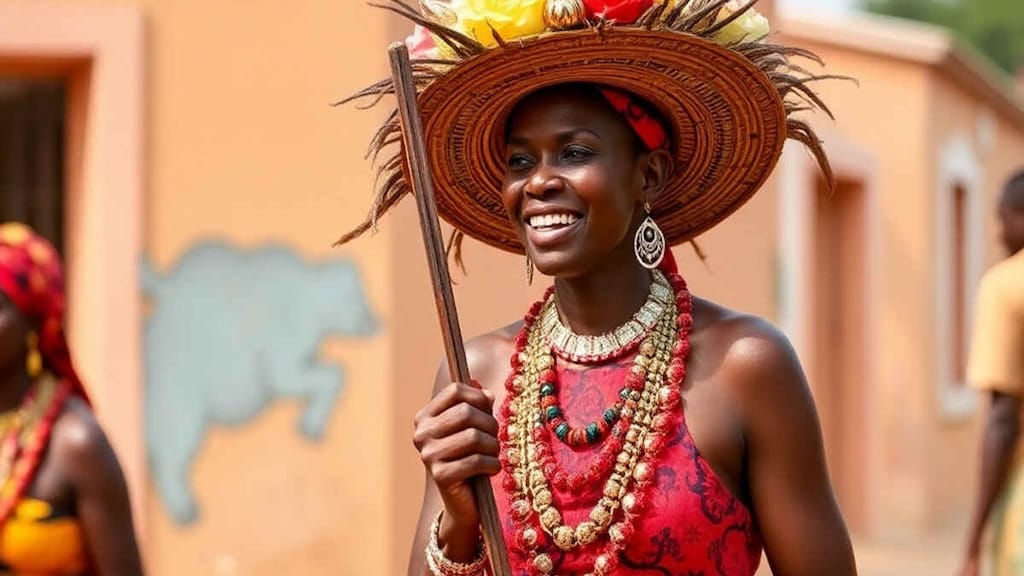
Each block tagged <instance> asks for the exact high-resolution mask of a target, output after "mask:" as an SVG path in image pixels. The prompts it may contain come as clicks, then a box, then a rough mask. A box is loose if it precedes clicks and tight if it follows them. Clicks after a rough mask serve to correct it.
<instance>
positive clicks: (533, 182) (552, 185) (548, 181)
mask: <svg viewBox="0 0 1024 576" xmlns="http://www.w3.org/2000/svg"><path fill="white" fill-rule="evenodd" d="M564 188H565V182H564V181H563V180H562V178H561V176H560V175H559V174H558V172H557V171H556V170H554V167H553V166H551V165H550V163H548V162H546V161H544V162H538V163H537V166H536V167H535V168H534V169H533V172H532V173H531V174H530V178H529V179H528V180H527V181H526V187H525V191H526V193H527V194H529V195H530V196H537V197H540V196H544V195H546V194H550V193H552V192H557V191H560V190H563V189H564Z"/></svg>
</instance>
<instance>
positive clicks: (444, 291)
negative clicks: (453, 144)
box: [388, 42, 512, 576]
mask: <svg viewBox="0 0 1024 576" xmlns="http://www.w3.org/2000/svg"><path fill="white" fill-rule="evenodd" d="M388 55H389V56H390V59H391V77H392V79H393V81H394V83H395V96H397V98H398V115H399V118H400V120H401V122H402V142H403V144H404V145H405V160H406V164H407V166H408V168H409V175H410V177H411V178H412V182H410V184H411V185H412V190H413V195H414V196H416V205H417V207H418V208H419V214H420V231H421V232H423V245H424V247H425V248H426V250H427V262H428V263H429V265H430V279H431V280H432V281H433V285H434V300H435V302H436V303H437V315H438V317H439V319H440V321H441V334H442V336H443V337H444V349H445V353H446V354H447V356H448V373H449V375H450V377H451V379H452V381H453V382H463V383H469V381H470V375H469V365H468V364H467V363H466V350H465V348H464V347H463V344H462V330H461V329H460V328H459V315H458V312H457V311H456V309H455V295H454V294H453V293H452V286H451V282H450V278H451V277H450V276H449V275H448V259H447V257H446V255H445V250H444V238H443V237H442V236H441V225H440V223H439V222H438V220H437V204H436V203H435V201H434V180H433V178H431V176H430V169H429V168H428V166H429V164H428V163H427V149H426V145H425V144H424V143H423V124H422V121H421V119H420V114H419V109H418V108H417V107H416V86H415V84H414V83H413V78H412V65H411V64H410V62H409V50H408V48H406V46H405V44H403V43H400V42H398V43H395V44H392V45H391V47H390V48H389V49H388ZM472 486H473V496H474V497H475V498H476V505H477V507H478V509H479V511H480V522H481V524H482V525H483V533H484V543H485V544H486V546H487V553H488V557H489V558H490V561H491V574H493V575H494V576H511V575H512V569H511V568H510V567H509V564H508V553H507V552H506V550H505V540H504V537H503V535H502V531H501V522H500V521H499V519H498V506H497V504H496V503H495V501H494V492H492V491H491V481H490V479H489V478H487V477H486V476H478V477H476V478H473V480H472Z"/></svg>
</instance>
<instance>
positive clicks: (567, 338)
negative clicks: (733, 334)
mask: <svg viewBox="0 0 1024 576" xmlns="http://www.w3.org/2000/svg"><path fill="white" fill-rule="evenodd" d="M652 273H653V274H652V276H653V278H652V282H651V291H650V293H649V294H648V295H647V301H646V302H644V304H643V306H641V307H640V310H637V312H636V314H634V315H633V317H632V318H630V319H629V320H628V321H627V322H626V323H625V324H623V325H621V326H619V327H618V328H616V329H614V330H612V331H611V332H607V333H605V334H601V335H599V336H586V335H582V334H576V333H575V332H573V331H572V329H571V328H569V327H567V326H566V325H564V324H562V320H561V318H559V317H558V309H557V308H556V307H555V306H554V296H553V295H552V296H550V297H549V298H548V300H549V301H550V302H551V305H550V306H547V307H546V308H545V309H544V311H543V313H542V315H541V317H540V321H539V324H540V330H541V331H542V332H544V333H545V334H547V340H548V343H549V344H550V345H551V350H552V351H553V352H554V353H555V354H557V355H558V356H559V357H560V358H562V359H564V360H568V361H570V362H576V363H577V364H594V363H596V362H607V361H608V360H612V359H615V358H619V357H622V356H625V355H626V354H629V353H630V352H633V351H634V350H636V348H637V346H639V345H640V342H641V341H642V340H643V339H644V337H645V336H647V335H648V334H650V332H651V330H652V329H653V328H654V325H655V323H656V322H657V321H658V318H659V317H661V315H662V313H663V312H664V311H665V309H666V308H671V304H672V286H671V285H670V284H669V282H668V280H666V279H665V275H664V274H662V273H661V271H659V270H653V271H652Z"/></svg>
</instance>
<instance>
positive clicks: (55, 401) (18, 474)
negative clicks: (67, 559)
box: [0, 376, 74, 525]
mask: <svg viewBox="0 0 1024 576" xmlns="http://www.w3.org/2000/svg"><path fill="white" fill-rule="evenodd" d="M73 392H74V389H73V386H72V384H71V383H70V382H69V381H67V380H60V381H59V382H58V381H57V380H55V379H54V378H52V377H50V376H45V377H43V378H41V379H39V380H38V381H37V382H36V384H34V386H33V388H32V389H31V390H30V391H29V393H28V394H26V395H25V398H24V400H23V401H22V406H21V408H20V409H19V412H20V413H21V414H22V416H21V417H20V418H19V420H20V421H19V422H18V425H17V426H13V427H11V428H10V429H8V430H7V431H6V433H5V434H4V435H3V438H2V440H0V488H2V489H0V525H3V523H4V522H6V520H7V518H8V517H9V516H10V514H11V512H12V511H13V510H14V507H15V506H16V505H17V503H18V501H19V500H20V499H21V497H22V496H23V495H24V493H25V490H26V489H27V488H28V485H29V483H30V482H31V481H32V476H33V475H34V474H35V471H36V468H37V467H38V464H39V461H40V459H41V458H42V455H43V453H44V452H45V451H46V445H47V443H48V442H49V439H50V432H51V431H52V430H53V424H54V422H56V420H57V417H58V416H59V415H60V411H61V408H63V407H64V403H65V402H66V401H67V399H68V398H69V397H70V396H71V394H72V393H73Z"/></svg>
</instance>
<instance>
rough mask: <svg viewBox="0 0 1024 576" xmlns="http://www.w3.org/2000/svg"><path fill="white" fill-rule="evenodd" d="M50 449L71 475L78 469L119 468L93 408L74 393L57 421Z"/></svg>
mask: <svg viewBox="0 0 1024 576" xmlns="http://www.w3.org/2000/svg"><path fill="white" fill-rule="evenodd" d="M50 449H51V450H53V452H54V455H55V456H57V458H56V460H57V461H58V462H66V463H67V464H68V466H67V471H68V473H69V475H70V476H72V477H73V476H75V475H76V470H77V471H84V470H89V469H101V468H109V467H110V466H113V467H115V468H116V467H117V459H116V457H115V456H114V451H113V448H112V447H111V446H110V442H109V440H108V439H107V435H106V434H105V433H104V432H103V428H102V427H101V426H100V423H99V422H98V421H97V420H96V415H95V414H94V413H93V411H92V408H90V407H89V405H88V404H86V403H85V402H84V401H83V400H82V399H81V398H78V397H75V396H72V397H71V398H70V399H69V400H68V401H67V403H66V404H65V405H64V409H63V411H62V412H61V415H60V416H59V417H58V418H57V422H56V423H55V424H54V427H53V432H52V435H51V437H50Z"/></svg>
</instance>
